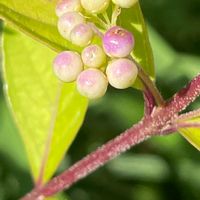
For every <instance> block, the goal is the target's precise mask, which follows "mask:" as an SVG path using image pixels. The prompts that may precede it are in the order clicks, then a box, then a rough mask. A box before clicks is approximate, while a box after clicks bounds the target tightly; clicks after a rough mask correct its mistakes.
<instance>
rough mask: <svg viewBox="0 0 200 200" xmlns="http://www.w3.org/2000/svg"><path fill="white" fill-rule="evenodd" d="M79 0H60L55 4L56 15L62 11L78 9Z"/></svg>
mask: <svg viewBox="0 0 200 200" xmlns="http://www.w3.org/2000/svg"><path fill="white" fill-rule="evenodd" d="M80 10H81V2H80V0H61V1H59V2H58V4H57V6H56V15H57V16H58V17H61V16H62V15H63V14H64V13H67V12H73V11H80Z"/></svg>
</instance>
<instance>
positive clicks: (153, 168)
mask: <svg viewBox="0 0 200 200" xmlns="http://www.w3.org/2000/svg"><path fill="white" fill-rule="evenodd" d="M141 6H142V9H143V12H144V15H145V17H146V20H147V22H148V23H149V32H150V38H151V41H152V46H153V50H154V55H155V63H156V69H157V77H158V79H157V83H158V85H159V88H160V89H161V91H162V94H163V95H164V96H165V98H168V97H170V96H171V95H172V94H173V93H174V92H175V91H176V90H178V89H180V88H181V86H183V85H184V84H185V83H186V82H187V81H188V80H189V79H191V78H192V76H194V75H195V74H196V73H197V72H199V71H200V70H199V69H200V12H199V10H200V1H199V0H190V1H188V0H175V1H174V0H154V1H149V0H141ZM172 57H173V58H172ZM0 86H1V91H0V200H15V199H18V197H19V196H21V195H22V194H24V193H26V192H27V191H28V190H30V189H31V187H32V182H31V178H30V175H29V173H28V167H27V162H26V158H25V154H24V149H23V145H22V142H21V140H20V137H19V135H18V131H17V129H16V127H15V125H14V123H13V119H12V118H11V115H10V113H9V111H8V108H7V106H6V104H5V99H4V97H3V92H2V87H3V86H2V84H1V85H0ZM194 107H199V103H198V101H197V103H195V104H194V106H193V108H194ZM142 114H143V99H142V95H141V93H140V92H138V91H134V90H132V89H129V90H126V91H117V90H114V89H112V88H110V89H109V92H108V93H107V95H106V96H105V98H103V99H101V100H99V101H96V102H92V103H91V105H90V108H89V111H88V113H87V116H86V120H85V123H84V125H83V127H82V128H81V130H80V133H79V135H78V137H77V138H76V140H75V142H74V143H73V145H72V147H71V149H70V151H69V153H68V155H67V156H66V157H65V159H64V161H63V162H62V164H61V165H60V168H59V170H58V172H60V171H62V170H64V169H65V168H67V166H69V165H70V164H72V163H74V162H75V161H77V160H79V159H80V158H82V157H83V156H84V155H86V154H87V153H89V152H91V151H92V150H94V149H95V148H96V147H98V146H99V145H101V144H102V143H104V142H106V141H107V140H109V139H111V138H113V137H114V136H116V135H117V134H119V133H120V132H122V131H123V130H125V129H126V128H128V127H130V126H131V125H132V124H133V123H135V122H137V121H138V120H139V119H140V118H141V116H142ZM199 188H200V154H199V152H198V151H197V150H196V149H195V148H193V147H192V146H191V145H190V144H189V143H188V142H187V141H186V140H185V139H184V138H183V137H182V136H180V135H179V134H174V135H169V136H167V137H155V138H152V139H150V140H148V141H146V142H144V143H142V144H140V145H138V146H137V147H135V148H133V149H132V150H130V151H129V152H127V153H125V154H124V155H122V156H120V157H119V158H117V159H115V160H113V161H112V162H110V163H109V164H107V165H106V166H104V167H103V168H101V169H100V170H98V171H97V172H95V173H93V174H92V175H90V176H89V177H87V178H85V179H84V180H82V181H80V182H79V183H77V184H76V185H74V186H73V187H72V188H71V189H70V190H69V191H68V192H66V194H64V196H63V197H60V199H67V198H68V199H72V200H102V199H103V200H122V199H123V200H168V199H170V200H190V199H193V200H199V199H200V193H199ZM66 195H67V196H68V197H66Z"/></svg>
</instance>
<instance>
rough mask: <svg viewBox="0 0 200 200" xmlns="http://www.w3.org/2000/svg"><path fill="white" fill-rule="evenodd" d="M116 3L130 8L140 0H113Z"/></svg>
mask: <svg viewBox="0 0 200 200" xmlns="http://www.w3.org/2000/svg"><path fill="white" fill-rule="evenodd" d="M112 1H113V3H114V4H116V5H118V6H120V7H121V8H130V7H132V6H133V5H134V4H135V3H136V2H138V0H112Z"/></svg>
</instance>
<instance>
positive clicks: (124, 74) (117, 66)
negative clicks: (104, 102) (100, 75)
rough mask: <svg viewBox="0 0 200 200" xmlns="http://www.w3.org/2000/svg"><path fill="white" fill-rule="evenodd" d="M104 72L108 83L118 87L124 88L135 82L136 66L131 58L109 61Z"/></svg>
mask: <svg viewBox="0 0 200 200" xmlns="http://www.w3.org/2000/svg"><path fill="white" fill-rule="evenodd" d="M106 74H107V78H108V81H109V83H110V85H112V86H113V87H115V88H118V89H125V88H128V87H130V86H132V85H133V83H134V82H135V80H136V78H137V75H138V68H137V66H136V64H135V63H134V62H133V61H132V60H129V59H127V58H120V59H116V60H113V61H112V62H111V63H109V65H108V67H107V69H106Z"/></svg>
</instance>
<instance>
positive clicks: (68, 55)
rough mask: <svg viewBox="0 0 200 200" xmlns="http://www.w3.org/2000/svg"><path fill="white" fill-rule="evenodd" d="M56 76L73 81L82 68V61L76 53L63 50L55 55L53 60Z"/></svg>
mask: <svg viewBox="0 0 200 200" xmlns="http://www.w3.org/2000/svg"><path fill="white" fill-rule="evenodd" d="M53 69H54V72H55V74H56V76H57V77H58V78H59V79H60V80H62V81H64V82H72V81H75V80H76V78H77V77H78V75H79V74H80V73H81V71H82V70H83V63H82V60H81V57H80V55H79V54H78V53H76V52H72V51H64V52H62V53H60V54H58V55H57V57H56V58H55V60H54V62H53Z"/></svg>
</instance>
